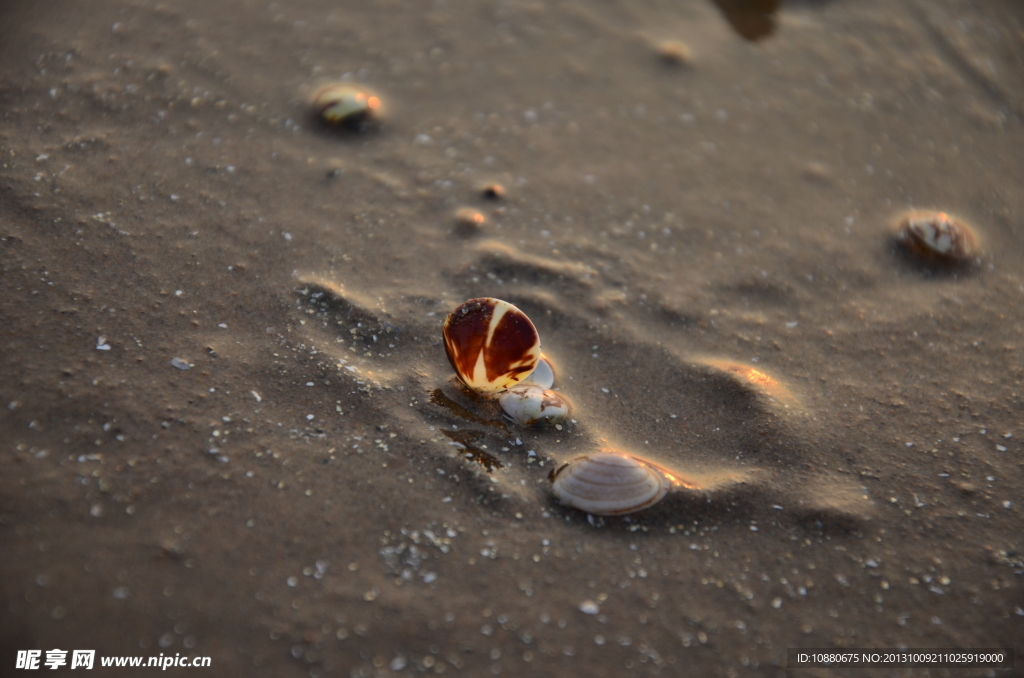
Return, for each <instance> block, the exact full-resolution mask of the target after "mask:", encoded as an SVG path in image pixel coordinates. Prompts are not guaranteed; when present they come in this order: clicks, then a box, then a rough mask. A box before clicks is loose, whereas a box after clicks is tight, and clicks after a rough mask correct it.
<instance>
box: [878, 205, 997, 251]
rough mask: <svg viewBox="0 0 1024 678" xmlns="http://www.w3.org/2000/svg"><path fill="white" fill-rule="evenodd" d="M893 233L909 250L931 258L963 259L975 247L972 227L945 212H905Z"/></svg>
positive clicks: (975, 242)
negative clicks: (895, 231)
mask: <svg viewBox="0 0 1024 678" xmlns="http://www.w3.org/2000/svg"><path fill="white" fill-rule="evenodd" d="M896 237H897V239H898V241H899V242H900V243H901V244H902V245H903V246H904V247H905V248H906V250H907V251H909V252H910V253H911V254H913V255H914V256H917V257H919V258H921V259H924V260H930V261H933V262H943V263H949V264H956V263H966V262H969V261H970V260H971V258H972V257H973V256H974V254H975V252H976V250H977V237H976V236H975V234H974V229H972V228H971V227H970V226H969V225H968V224H966V223H965V222H963V221H961V220H960V219H957V218H956V217H953V216H950V215H949V214H947V213H945V212H933V211H931V210H914V211H913V212H908V213H907V214H905V215H904V216H903V217H902V218H901V219H900V222H899V233H898V234H897V236H896Z"/></svg>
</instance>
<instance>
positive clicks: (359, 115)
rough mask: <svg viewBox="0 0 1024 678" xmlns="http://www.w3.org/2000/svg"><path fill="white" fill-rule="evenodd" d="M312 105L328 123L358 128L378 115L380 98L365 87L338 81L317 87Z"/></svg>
mask: <svg viewBox="0 0 1024 678" xmlns="http://www.w3.org/2000/svg"><path fill="white" fill-rule="evenodd" d="M313 107H314V108H315V109H316V111H317V113H318V114H319V115H320V117H321V118H322V119H323V121H324V122H326V123H327V124H329V125H342V126H346V127H354V128H359V127H362V126H363V125H364V124H365V123H367V122H371V121H373V120H375V119H376V118H377V117H378V116H379V115H380V112H381V100H380V97H379V96H377V95H376V94H374V93H373V92H371V91H369V90H367V89H366V88H365V87H360V86H358V85H355V84H351V83H340V82H339V83H333V84H330V85H324V86H323V87H321V88H320V89H318V90H317V91H316V93H315V94H314V95H313Z"/></svg>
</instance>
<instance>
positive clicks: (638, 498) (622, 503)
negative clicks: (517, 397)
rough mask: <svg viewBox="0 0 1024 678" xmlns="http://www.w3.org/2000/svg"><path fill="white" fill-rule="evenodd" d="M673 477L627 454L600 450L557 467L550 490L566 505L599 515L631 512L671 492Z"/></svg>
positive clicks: (655, 501) (645, 506)
mask: <svg viewBox="0 0 1024 678" xmlns="http://www.w3.org/2000/svg"><path fill="white" fill-rule="evenodd" d="M673 480H674V479H673V477H672V476H671V474H669V473H667V472H666V471H665V470H663V469H661V468H660V467H658V466H655V465H654V464H651V463H650V462H646V461H643V460H641V459H638V458H637V457H634V456H632V455H629V454H623V453H620V452H611V451H602V452H598V453H597V454H592V455H589V456H586V457H579V458H578V459H573V460H572V461H570V462H568V463H566V464H563V465H562V466H560V467H559V468H558V469H557V470H556V471H554V473H553V474H552V477H551V490H552V492H554V494H555V497H557V498H558V500H559V501H560V502H562V503H563V504H565V505H566V506H572V507H573V508H578V509H579V510H581V511H586V512H587V513H591V514H594V515H598V516H616V515H625V514H627V513H634V512H636V511H641V510H643V509H645V508H648V507H650V506H653V505H654V504H656V503H658V502H659V501H661V500H662V499H664V498H665V495H666V494H668V491H669V490H670V489H672V485H673Z"/></svg>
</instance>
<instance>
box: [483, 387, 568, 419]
mask: <svg viewBox="0 0 1024 678" xmlns="http://www.w3.org/2000/svg"><path fill="white" fill-rule="evenodd" d="M498 403H499V404H500V405H501V409H503V410H505V414H507V415H508V416H510V417H512V419H514V420H515V421H516V423H518V424H520V425H522V426H531V425H533V424H535V423H537V422H539V421H541V420H542V419H546V420H547V421H548V422H550V423H552V424H557V423H558V422H560V421H562V420H563V419H565V417H566V416H567V415H568V414H569V402H568V401H567V400H566V399H565V398H563V397H562V395H561V394H559V393H556V392H555V391H549V390H546V389H544V388H541V387H540V386H537V385H535V384H523V385H520V386H514V387H512V388H510V389H508V390H507V391H505V392H504V393H502V394H501V395H500V396H499V397H498Z"/></svg>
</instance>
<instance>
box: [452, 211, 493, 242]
mask: <svg viewBox="0 0 1024 678" xmlns="http://www.w3.org/2000/svg"><path fill="white" fill-rule="evenodd" d="M486 223H487V217H485V216H484V215H483V214H482V213H481V212H478V211H477V210H475V209H473V208H472V207H463V208H461V209H459V210H456V211H455V230H456V232H458V233H460V234H462V235H473V234H475V233H479V232H480V229H482V228H483V226H484V224H486Z"/></svg>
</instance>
